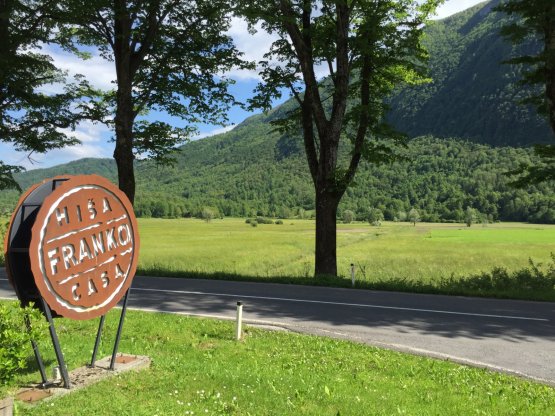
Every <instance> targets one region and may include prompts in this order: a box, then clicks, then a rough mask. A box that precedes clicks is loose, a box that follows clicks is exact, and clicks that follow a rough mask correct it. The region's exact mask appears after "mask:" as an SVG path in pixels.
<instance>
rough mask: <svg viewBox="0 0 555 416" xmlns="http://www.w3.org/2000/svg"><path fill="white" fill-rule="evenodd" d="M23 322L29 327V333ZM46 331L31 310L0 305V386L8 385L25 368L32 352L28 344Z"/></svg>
mask: <svg viewBox="0 0 555 416" xmlns="http://www.w3.org/2000/svg"><path fill="white" fill-rule="evenodd" d="M26 320H28V321H29V322H30V323H31V325H30V330H28V328H27V326H26V324H25V321H26ZM46 328H47V324H46V321H45V320H44V318H43V317H42V315H41V313H40V312H39V311H38V310H37V309H34V308H33V307H32V306H28V307H26V308H21V307H20V306H19V304H18V303H16V302H6V303H1V304H0V383H6V382H8V381H9V380H11V379H12V378H14V377H15V375H16V372H17V371H18V370H22V369H24V368H26V367H27V360H28V358H30V357H31V355H32V351H33V350H32V348H31V340H34V341H39V340H40V339H42V338H43V337H44V334H45V333H46V332H45V331H46Z"/></svg>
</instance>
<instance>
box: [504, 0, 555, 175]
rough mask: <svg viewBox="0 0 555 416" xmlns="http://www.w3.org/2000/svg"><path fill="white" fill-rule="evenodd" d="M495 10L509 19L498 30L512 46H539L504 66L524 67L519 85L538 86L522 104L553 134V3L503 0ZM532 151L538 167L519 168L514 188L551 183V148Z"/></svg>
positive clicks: (554, 161)
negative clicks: (542, 117) (530, 107)
mask: <svg viewBox="0 0 555 416" xmlns="http://www.w3.org/2000/svg"><path fill="white" fill-rule="evenodd" d="M496 10H498V11H502V12H505V13H507V14H508V15H509V16H510V17H512V19H510V23H508V24H507V25H505V26H504V27H503V29H502V34H503V35H504V36H505V37H506V38H508V39H509V40H511V41H512V42H514V43H515V44H521V43H523V42H526V41H529V40H530V39H535V40H537V41H538V42H539V43H540V44H541V45H542V47H541V49H540V50H539V51H538V53H535V54H529V55H523V56H519V57H516V58H513V59H511V60H509V61H507V63H510V64H517V65H524V66H525V67H526V68H527V70H526V71H525V72H524V76H523V78H522V81H521V82H522V83H523V84H528V85H533V86H536V87H537V86H539V87H540V88H539V89H537V91H538V94H537V95H534V96H531V97H528V98H527V99H526V100H524V102H523V103H524V104H534V105H536V107H537V109H538V112H539V113H540V114H543V115H545V116H546V117H547V119H548V121H549V124H550V126H551V129H552V130H553V133H554V134H555V2H554V1H553V0H506V1H504V2H502V3H501V4H500V5H498V6H497V7H496ZM535 150H536V153H537V155H538V156H539V157H540V160H541V162H540V164H538V165H534V166H529V165H523V166H521V167H520V169H518V170H516V171H515V172H513V173H516V174H522V173H524V176H521V177H520V178H519V179H518V180H517V181H516V182H515V183H516V184H517V185H526V184H529V183H538V182H542V181H545V180H555V145H538V146H536V148H535Z"/></svg>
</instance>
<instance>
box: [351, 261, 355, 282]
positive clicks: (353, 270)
mask: <svg viewBox="0 0 555 416" xmlns="http://www.w3.org/2000/svg"><path fill="white" fill-rule="evenodd" d="M351 283H352V284H353V287H355V265H354V263H351Z"/></svg>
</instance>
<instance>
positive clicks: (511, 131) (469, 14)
mask: <svg viewBox="0 0 555 416" xmlns="http://www.w3.org/2000/svg"><path fill="white" fill-rule="evenodd" d="M497 3H499V1H498V0H493V1H490V2H484V3H480V4H478V5H476V6H474V7H472V8H470V9H468V10H465V11H463V12H461V13H458V14H456V15H453V16H451V17H449V18H447V19H444V20H441V21H437V22H435V23H434V24H432V25H431V27H430V28H429V29H428V33H427V40H426V44H427V47H428V50H429V52H430V75H431V77H432V79H433V82H432V83H430V84H426V85H422V86H418V87H411V88H404V89H402V90H400V91H399V92H398V93H397V94H396V95H395V96H394V97H393V98H392V100H391V106H392V111H391V112H390V115H389V119H390V121H391V123H392V124H393V125H394V126H396V127H397V128H398V129H399V130H401V131H403V132H405V133H407V134H409V135H410V136H411V137H416V136H421V135H428V134H429V135H433V136H435V137H459V138H463V139H467V140H471V141H475V142H478V143H487V144H491V145H495V146H525V145H529V144H532V143H546V142H549V141H552V140H553V133H552V132H551V131H550V129H549V127H548V124H547V122H546V121H545V120H544V119H542V118H540V117H539V116H537V114H536V112H535V110H534V109H533V108H525V107H523V106H521V105H519V104H518V103H517V101H518V100H519V99H522V98H523V97H524V96H526V94H527V91H528V90H527V89H523V87H522V86H520V85H517V81H518V79H520V69H519V68H516V67H515V66H510V65H501V64H500V63H501V62H502V61H504V60H507V59H508V58H510V57H511V56H515V55H520V54H521V53H522V52H523V51H528V52H530V51H533V50H536V49H538V48H539V47H540V45H539V44H538V43H535V42H529V43H528V44H526V45H523V46H521V47H519V48H514V47H513V46H512V45H511V44H510V43H508V42H507V41H505V40H504V39H502V38H501V36H500V35H499V29H500V27H501V26H502V24H503V16H502V15H501V14H499V13H496V12H493V11H492V8H493V7H494V6H495V5H496V4H497Z"/></svg>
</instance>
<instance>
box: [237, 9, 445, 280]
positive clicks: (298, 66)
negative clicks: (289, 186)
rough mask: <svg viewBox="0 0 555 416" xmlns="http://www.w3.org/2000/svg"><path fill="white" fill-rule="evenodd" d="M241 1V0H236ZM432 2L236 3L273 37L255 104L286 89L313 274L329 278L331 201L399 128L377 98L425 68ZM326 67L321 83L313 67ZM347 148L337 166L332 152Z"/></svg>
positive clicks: (385, 152) (381, 153)
mask: <svg viewBox="0 0 555 416" xmlns="http://www.w3.org/2000/svg"><path fill="white" fill-rule="evenodd" d="M240 3H241V2H240ZM439 3H441V0H425V1H416V0H335V1H332V0H324V1H313V0H254V1H250V0H249V1H245V2H242V4H239V7H238V10H239V11H240V13H241V14H243V15H244V16H245V17H247V19H248V20H249V21H250V22H251V23H252V24H255V23H262V27H263V28H264V29H266V30H267V31H268V32H270V33H272V34H274V35H275V36H277V40H276V41H275V42H274V43H273V44H272V47H271V49H270V51H269V52H268V54H267V55H266V58H267V61H265V62H261V65H262V72H261V76H262V78H263V83H261V84H260V85H259V86H258V88H257V92H258V94H257V96H256V97H255V99H254V100H253V104H254V105H258V106H262V107H265V108H269V106H270V103H271V99H272V98H275V97H277V96H280V95H281V91H282V90H283V89H289V90H290V91H291V93H292V94H293V96H294V97H295V98H296V99H297V102H298V110H297V111H296V112H295V113H294V114H291V115H290V117H289V119H288V121H289V123H288V124H287V125H286V127H288V128H291V127H296V128H297V130H298V127H299V126H300V127H302V134H303V139H304V147H305V151H306V157H307V161H308V167H309V169H310V173H311V176H312V181H313V183H314V187H315V191H316V203H315V206H316V247H315V252H316V261H315V274H316V275H317V276H318V275H334V276H335V275H337V256H336V217H337V207H338V204H339V201H340V200H341V198H342V196H343V194H344V193H345V191H346V189H347V187H348V186H349V185H350V184H351V183H352V182H353V179H354V177H355V173H356V171H357V168H358V166H359V163H360V160H361V159H362V158H365V159H367V160H370V161H383V160H387V159H389V158H391V156H392V153H391V149H390V146H388V144H387V142H386V141H384V139H388V138H393V139H396V140H400V135H398V134H397V133H395V132H394V131H392V129H391V128H390V127H389V126H388V125H387V124H385V123H384V114H385V112H386V109H387V106H386V104H385V103H384V98H385V97H387V96H388V95H389V93H390V92H391V91H392V90H393V89H394V88H395V86H396V85H398V84H399V83H401V82H407V81H408V82H416V81H418V80H421V79H422V75H423V74H424V72H425V60H426V52H425V50H424V48H423V47H422V44H421V38H422V30H423V27H424V23H425V22H426V20H427V18H428V17H429V16H430V15H431V14H432V13H433V12H434V10H435V8H436V6H437V5H438V4H439ZM325 70H327V74H328V77H327V78H326V79H325V80H324V81H322V82H320V81H321V78H320V77H319V75H318V74H320V73H322V72H324V71H325ZM340 147H342V148H349V150H350V160H349V163H348V164H347V165H346V166H341V164H340V163H339V158H338V156H339V149H340Z"/></svg>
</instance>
